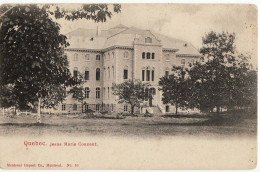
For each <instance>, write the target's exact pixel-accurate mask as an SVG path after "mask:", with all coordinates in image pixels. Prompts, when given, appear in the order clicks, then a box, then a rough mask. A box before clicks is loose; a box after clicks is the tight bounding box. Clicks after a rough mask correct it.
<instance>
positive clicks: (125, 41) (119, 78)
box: [58, 25, 200, 113]
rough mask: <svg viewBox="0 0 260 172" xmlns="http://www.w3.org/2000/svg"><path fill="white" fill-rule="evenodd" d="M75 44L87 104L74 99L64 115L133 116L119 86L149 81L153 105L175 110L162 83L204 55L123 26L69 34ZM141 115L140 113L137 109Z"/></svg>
mask: <svg viewBox="0 0 260 172" xmlns="http://www.w3.org/2000/svg"><path fill="white" fill-rule="evenodd" d="M67 37H68V39H69V43H70V46H69V47H68V48H67V49H66V54H67V56H68V59H69V68H70V71H71V73H72V74H73V75H74V76H76V75H78V74H79V73H80V74H83V76H84V79H85V82H84V88H85V100H84V105H83V107H82V105H81V103H80V102H77V101H76V100H75V99H74V98H72V95H67V98H66V101H65V102H64V104H62V105H61V106H60V107H59V108H58V111H60V112H62V113H77V112H81V111H82V108H83V109H84V110H87V109H91V110H93V111H108V112H127V111H130V106H129V105H127V104H117V100H116V96H114V95H113V92H112V90H113V83H115V84H119V83H122V82H124V81H126V80H133V79H138V80H141V81H142V82H149V83H150V85H151V89H152V90H153V99H152V100H151V101H149V102H148V104H149V106H152V107H154V108H157V109H158V110H160V111H161V112H162V113H167V112H172V111H173V110H174V108H173V107H172V106H170V105H164V104H163V103H162V101H161V99H162V93H161V91H159V90H158V82H159V79H160V78H161V77H163V76H164V75H169V74H170V73H171V68H172V66H173V65H182V66H188V65H189V63H194V62H195V61H197V60H198V59H199V57H200V54H199V52H198V51H197V50H196V49H195V48H194V47H193V46H192V44H191V43H189V42H185V41H181V40H177V39H174V38H169V37H167V36H164V35H160V34H156V33H153V32H152V31H150V30H142V29H138V28H135V27H126V26H123V25H118V26H116V27H113V28H111V29H108V30H99V29H98V28H97V29H96V30H91V29H77V30H75V31H72V32H70V33H68V34H67ZM137 111H139V109H137Z"/></svg>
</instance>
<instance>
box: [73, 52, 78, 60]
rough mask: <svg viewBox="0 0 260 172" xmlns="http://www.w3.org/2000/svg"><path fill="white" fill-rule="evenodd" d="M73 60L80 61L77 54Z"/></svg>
mask: <svg viewBox="0 0 260 172" xmlns="http://www.w3.org/2000/svg"><path fill="white" fill-rule="evenodd" d="M73 60H74V61H78V54H77V53H75V54H74V59H73Z"/></svg>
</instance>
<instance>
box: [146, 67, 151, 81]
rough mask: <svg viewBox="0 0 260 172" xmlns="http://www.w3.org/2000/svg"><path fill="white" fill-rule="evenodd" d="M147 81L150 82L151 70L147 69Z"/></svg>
mask: <svg viewBox="0 0 260 172" xmlns="http://www.w3.org/2000/svg"><path fill="white" fill-rule="evenodd" d="M146 81H150V69H149V68H147V70H146Z"/></svg>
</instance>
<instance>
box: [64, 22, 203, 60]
mask: <svg viewBox="0 0 260 172" xmlns="http://www.w3.org/2000/svg"><path fill="white" fill-rule="evenodd" d="M67 37H68V41H69V43H70V46H69V48H68V49H88V50H101V51H102V50H105V49H108V48H110V47H117V46H119V47H120V46H122V47H133V46H134V43H135V44H145V42H144V40H145V38H146V37H150V38H152V39H153V41H152V43H151V44H149V45H159V46H162V48H163V50H168V51H171V50H173V51H176V53H177V54H181V55H187V56H191V55H192V56H199V55H200V54H199V52H198V50H197V49H196V48H195V47H194V46H193V45H192V44H191V43H190V42H186V41H183V40H179V39H175V38H171V37H168V36H165V35H161V34H157V33H155V32H153V31H150V30H143V29H139V28H136V27H126V26H124V25H121V24H120V25H117V26H115V27H112V28H110V29H108V30H98V28H97V29H83V28H79V29H76V30H74V31H72V32H69V33H68V34H67Z"/></svg>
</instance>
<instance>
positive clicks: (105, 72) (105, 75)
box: [103, 67, 107, 80]
mask: <svg viewBox="0 0 260 172" xmlns="http://www.w3.org/2000/svg"><path fill="white" fill-rule="evenodd" d="M106 72H107V71H106V68H105V67H104V79H103V80H105V79H106V76H107V74H106Z"/></svg>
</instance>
